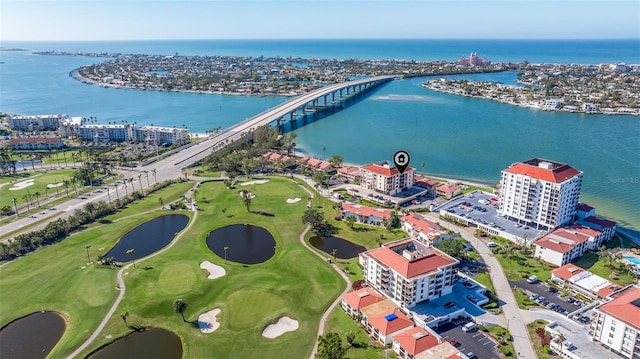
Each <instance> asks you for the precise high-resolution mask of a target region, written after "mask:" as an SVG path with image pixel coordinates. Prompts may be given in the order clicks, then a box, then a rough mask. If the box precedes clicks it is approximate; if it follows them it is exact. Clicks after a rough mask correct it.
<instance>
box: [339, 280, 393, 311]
mask: <svg viewBox="0 0 640 359" xmlns="http://www.w3.org/2000/svg"><path fill="white" fill-rule="evenodd" d="M383 300H385V299H384V297H383V296H382V295H380V294H379V293H377V292H376V291H375V289H373V288H369V287H365V288H362V289H359V290H357V291H355V292H350V293H347V294H344V295H343V296H342V302H341V305H342V309H344V311H345V312H347V314H349V315H350V316H352V317H355V316H357V315H358V314H361V312H360V309H362V308H364V307H367V306H370V305H372V304H375V303H378V302H382V301H383Z"/></svg>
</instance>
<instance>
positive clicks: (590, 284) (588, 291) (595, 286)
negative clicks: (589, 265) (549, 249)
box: [551, 263, 621, 298]
mask: <svg viewBox="0 0 640 359" xmlns="http://www.w3.org/2000/svg"><path fill="white" fill-rule="evenodd" d="M551 279H552V280H553V281H555V282H558V283H561V284H562V285H565V286H569V287H570V288H572V289H573V290H575V291H578V292H580V293H582V294H585V295H586V296H592V295H593V294H595V295H597V296H599V297H600V298H604V297H607V296H609V295H610V294H611V293H613V292H615V291H617V290H619V289H620V288H621V287H620V286H619V285H617V284H614V283H611V282H609V281H608V280H606V279H604V278H602V277H600V276H598V275H595V274H593V273H591V272H589V271H588V270H586V269H584V268H581V267H578V266H577V265H575V264H572V263H569V264H565V265H563V266H562V267H559V268H556V269H554V270H552V271H551Z"/></svg>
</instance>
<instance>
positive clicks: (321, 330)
mask: <svg viewBox="0 0 640 359" xmlns="http://www.w3.org/2000/svg"><path fill="white" fill-rule="evenodd" d="M296 177H298V178H300V179H302V180H304V181H305V182H306V183H307V184H309V185H310V186H311V187H313V181H311V180H310V179H309V178H308V177H303V176H296ZM300 187H301V188H302V189H304V190H305V191H306V192H307V193H308V194H309V201H308V202H307V207H309V208H311V205H312V202H313V197H314V196H313V192H311V191H309V190H308V189H307V187H305V186H304V185H301V186H300ZM310 229H311V226H310V225H307V227H305V229H304V231H302V233H300V243H302V245H303V246H304V247H305V248H307V249H308V250H309V251H310V252H311V253H314V254H315V255H317V256H318V257H320V258H322V260H325V256H323V255H322V254H320V253H318V252H317V251H316V250H315V249H313V248H311V246H309V245H308V244H307V242H305V240H304V236H305V235H306V234H307V232H309V230H310ZM331 266H332V267H333V269H335V271H336V272H338V274H340V276H341V277H342V279H344V281H345V283H346V286H345V288H344V290H343V291H342V293H341V294H340V295H339V296H338V298H336V300H334V301H333V303H331V305H330V306H329V308H327V310H326V311H325V312H324V314H323V315H322V318H320V323H319V324H318V335H317V336H316V340H315V342H314V344H313V349H312V350H311V354H310V355H309V359H314V358H315V357H316V354H317V352H318V337H319V336H321V335H322V334H323V333H324V325H325V323H326V322H327V318H328V317H329V314H331V312H332V311H333V310H334V309H335V307H336V306H337V305H338V304H339V303H340V301H341V300H342V296H343V295H344V294H346V293H347V292H349V290H351V281H350V280H349V277H348V276H347V275H346V274H345V273H344V272H343V271H342V270H340V268H339V267H338V266H337V265H336V263H331Z"/></svg>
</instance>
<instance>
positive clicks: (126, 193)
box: [122, 178, 129, 197]
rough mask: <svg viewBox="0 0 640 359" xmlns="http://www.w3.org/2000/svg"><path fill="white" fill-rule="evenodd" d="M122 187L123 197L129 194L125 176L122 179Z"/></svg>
mask: <svg viewBox="0 0 640 359" xmlns="http://www.w3.org/2000/svg"><path fill="white" fill-rule="evenodd" d="M122 182H123V184H122V187H123V188H124V195H125V197H126V196H128V195H129V191H128V190H127V179H126V178H125V179H124V180H123V181H122Z"/></svg>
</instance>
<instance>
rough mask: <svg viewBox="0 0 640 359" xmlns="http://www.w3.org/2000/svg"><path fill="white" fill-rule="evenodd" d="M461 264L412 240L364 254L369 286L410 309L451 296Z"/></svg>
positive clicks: (362, 256)
mask: <svg viewBox="0 0 640 359" xmlns="http://www.w3.org/2000/svg"><path fill="white" fill-rule="evenodd" d="M458 263H459V262H458V260H456V259H455V258H453V257H451V256H449V255H447V254H445V253H443V252H441V251H440V250H438V249H436V248H434V247H429V246H427V245H424V244H422V243H420V242H419V241H417V240H415V239H410V238H409V239H403V240H399V241H395V242H390V243H387V244H385V245H383V246H382V247H380V248H376V249H372V250H370V251H367V252H363V253H361V254H360V264H362V266H363V268H364V277H365V280H366V282H367V284H368V285H369V286H370V287H372V288H375V289H377V290H378V291H379V292H380V293H382V294H383V295H384V296H386V297H387V298H389V299H390V300H391V301H393V302H394V303H396V304H397V305H399V306H402V307H406V308H411V307H413V306H415V305H416V304H417V303H420V302H422V301H425V300H431V299H435V298H439V297H441V296H443V295H446V294H449V293H451V290H452V287H453V279H454V277H455V272H456V267H457V265H458Z"/></svg>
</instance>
